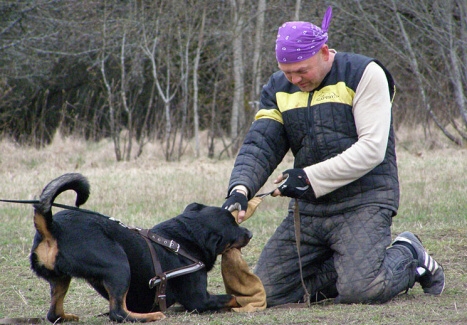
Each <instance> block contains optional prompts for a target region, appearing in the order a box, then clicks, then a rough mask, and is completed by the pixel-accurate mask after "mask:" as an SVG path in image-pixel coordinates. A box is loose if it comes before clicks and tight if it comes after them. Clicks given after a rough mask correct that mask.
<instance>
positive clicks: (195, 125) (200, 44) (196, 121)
mask: <svg viewBox="0 0 467 325" xmlns="http://www.w3.org/2000/svg"><path fill="white" fill-rule="evenodd" d="M205 23H206V7H205V8H204V9H203V17H202V20H201V28H200V29H199V32H198V46H197V48H196V56H195V59H194V62H193V133H194V134H193V136H194V141H195V157H196V158H198V157H199V156H200V144H199V141H200V140H199V113H198V93H199V87H198V69H199V60H200V58H201V49H202V47H203V35H204V26H205Z"/></svg>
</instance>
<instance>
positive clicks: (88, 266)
mask: <svg viewBox="0 0 467 325" xmlns="http://www.w3.org/2000/svg"><path fill="white" fill-rule="evenodd" d="M66 190H73V191H75V192H76V195H77V197H76V206H80V205H82V204H83V203H85V202H86V200H87V199H88V197H89V183H88V181H87V180H86V178H85V177H84V176H82V175H81V174H77V173H71V174H65V175H63V176H60V177H58V178H57V179H55V180H53V181H52V182H50V183H49V184H48V185H47V186H46V187H45V188H44V190H43V191H42V194H41V197H40V200H39V203H37V204H35V205H34V208H35V214H34V224H35V227H36V230H37V232H36V235H35V238H34V243H33V246H32V252H31V267H32V269H33V270H34V271H35V272H36V273H37V275H39V276H40V277H42V278H44V279H45V280H47V281H48V282H49V283H50V287H51V304H50V309H49V312H48V314H47V318H48V320H49V321H51V322H55V321H57V320H58V321H68V320H70V321H75V320H78V317H77V316H76V315H73V314H67V313H65V312H64V309H63V300H64V298H65V295H66V292H67V290H68V287H69V284H70V281H71V278H72V277H77V278H83V279H85V280H86V281H87V282H89V283H90V285H91V286H92V287H94V289H95V290H96V291H97V292H98V293H99V294H101V295H102V296H103V297H104V298H106V299H108V300H109V305H110V312H109V317H110V319H111V320H112V321H117V322H125V321H132V322H135V321H137V322H148V321H155V320H159V319H162V318H164V317H165V316H164V314H163V313H162V312H160V306H158V305H157V304H155V289H150V288H149V285H148V281H149V280H150V279H151V278H153V277H154V276H155V270H154V268H155V267H154V264H153V261H152V256H153V255H151V253H150V249H149V246H148V242H147V241H146V240H145V238H143V237H142V236H141V235H140V234H139V233H138V232H137V231H134V228H129V227H127V226H125V225H123V224H122V223H120V222H118V221H116V220H114V219H112V218H109V217H106V216H103V215H100V214H98V213H93V212H91V211H87V210H81V209H77V210H63V211H60V212H58V213H56V214H55V215H52V211H51V209H52V205H53V201H54V200H55V198H56V197H57V196H58V195H59V194H60V193H62V192H64V191H66ZM150 233H152V234H157V235H158V236H161V237H163V238H168V239H170V240H173V241H175V242H177V243H178V244H180V246H181V247H182V248H183V249H184V251H185V252H188V253H189V254H190V255H191V256H192V257H193V258H195V259H197V260H199V261H201V262H202V263H204V266H205V267H204V268H202V269H201V270H197V271H196V272H192V273H189V274H184V275H181V276H178V277H174V278H172V279H169V280H168V281H167V282H166V290H165V294H166V296H165V299H166V300H165V304H166V306H167V307H169V306H171V305H172V304H174V303H175V302H178V303H180V304H181V305H183V306H184V307H185V308H186V309H187V310H190V311H194V310H196V311H198V312H203V311H206V310H223V309H228V308H232V307H238V305H237V304H236V300H235V297H233V296H231V295H211V294H209V293H208V292H207V272H208V271H210V270H211V269H212V267H213V265H214V263H215V261H216V257H217V256H218V255H219V254H221V253H222V252H224V251H225V250H226V249H227V248H231V247H237V248H240V247H243V246H245V245H247V244H248V242H249V240H250V239H251V237H252V235H251V233H250V231H248V230H247V229H245V228H243V227H239V226H238V225H237V223H236V222H235V220H234V218H233V217H232V215H231V214H230V212H228V211H226V210H223V209H221V208H219V207H208V206H204V205H201V204H197V203H192V204H190V205H188V206H187V207H186V209H185V211H184V212H183V213H182V214H181V215H179V216H177V217H175V218H172V219H169V220H167V221H165V222H162V223H160V224H158V225H156V226H154V227H153V228H152V229H150ZM151 245H152V246H153V247H154V249H155V251H156V253H157V257H158V258H159V261H160V265H161V267H162V270H163V271H164V272H165V271H168V270H173V269H179V268H183V267H186V266H187V265H190V264H192V263H193V261H192V260H190V259H188V258H186V257H184V256H183V255H181V254H176V253H174V252H173V251H170V250H168V249H167V248H165V247H163V246H161V245H158V244H156V243H152V242H151ZM159 285H160V284H159Z"/></svg>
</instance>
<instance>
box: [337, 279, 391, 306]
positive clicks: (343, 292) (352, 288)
mask: <svg viewBox="0 0 467 325" xmlns="http://www.w3.org/2000/svg"><path fill="white" fill-rule="evenodd" d="M387 284H388V282H387V281H386V280H385V279H384V276H383V275H382V274H380V275H379V276H377V277H376V278H375V279H373V281H371V282H370V283H366V284H365V283H364V282H363V281H351V282H347V283H338V284H337V290H338V292H339V295H338V296H337V298H336V303H345V304H353V303H363V304H366V303H384V302H386V301H388V300H389V299H391V296H390V295H388V294H387V290H386V288H387Z"/></svg>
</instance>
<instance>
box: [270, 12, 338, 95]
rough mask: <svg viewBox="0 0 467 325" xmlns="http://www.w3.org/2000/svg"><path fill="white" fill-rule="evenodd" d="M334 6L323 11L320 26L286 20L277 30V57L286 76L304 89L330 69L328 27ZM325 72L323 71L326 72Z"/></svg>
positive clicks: (318, 81) (318, 80)
mask: <svg viewBox="0 0 467 325" xmlns="http://www.w3.org/2000/svg"><path fill="white" fill-rule="evenodd" d="M331 17H332V8H331V7H329V8H328V9H327V11H326V14H325V15H324V18H323V22H322V24H321V28H319V27H318V26H316V25H313V24H312V23H309V22H303V21H291V22H286V23H284V24H283V25H282V26H281V27H279V30H278V32H277V39H276V59H277V63H278V65H279V68H280V69H281V70H282V71H284V73H285V75H286V77H287V79H289V81H290V82H292V83H293V84H295V85H297V86H298V87H299V88H300V89H301V90H303V91H311V90H313V89H315V88H316V87H318V86H319V84H320V83H321V81H322V80H323V79H324V77H325V76H326V74H327V72H329V70H330V66H331V65H332V60H331V65H329V62H330V61H329V58H330V55H329V49H328V47H327V45H326V43H327V40H328V33H327V31H328V28H329V23H330V22H331ZM323 73H324V74H323Z"/></svg>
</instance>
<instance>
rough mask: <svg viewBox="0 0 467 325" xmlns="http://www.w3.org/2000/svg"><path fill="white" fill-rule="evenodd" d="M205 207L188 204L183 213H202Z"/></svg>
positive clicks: (199, 204) (198, 204) (194, 203)
mask: <svg viewBox="0 0 467 325" xmlns="http://www.w3.org/2000/svg"><path fill="white" fill-rule="evenodd" d="M205 207H206V206H205V205H204V204H201V203H196V202H193V203H190V204H188V205H187V206H186V208H185V210H184V211H183V212H184V213H185V212H190V211H201V210H202V209H204V208H205Z"/></svg>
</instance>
